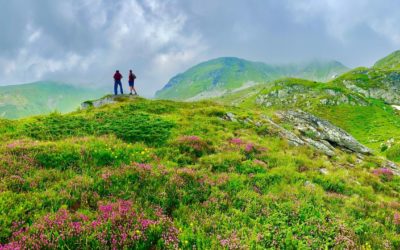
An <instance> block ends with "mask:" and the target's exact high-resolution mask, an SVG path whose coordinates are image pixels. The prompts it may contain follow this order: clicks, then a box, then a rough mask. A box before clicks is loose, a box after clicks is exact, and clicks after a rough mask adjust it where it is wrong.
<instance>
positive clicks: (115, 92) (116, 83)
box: [114, 82, 118, 95]
mask: <svg viewBox="0 0 400 250" xmlns="http://www.w3.org/2000/svg"><path fill="white" fill-rule="evenodd" d="M114 95H118V82H114Z"/></svg>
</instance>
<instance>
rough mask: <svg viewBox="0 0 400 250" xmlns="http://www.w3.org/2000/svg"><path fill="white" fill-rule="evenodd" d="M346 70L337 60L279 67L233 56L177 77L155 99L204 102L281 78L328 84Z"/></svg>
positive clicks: (195, 67)
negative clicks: (200, 100)
mask: <svg viewBox="0 0 400 250" xmlns="http://www.w3.org/2000/svg"><path fill="white" fill-rule="evenodd" d="M347 70H348V68H346V67H345V66H343V65H342V64H340V63H339V62H335V61H328V62H323V61H314V62H311V63H307V64H292V65H281V66H279V65H268V64H265V63H258V62H251V61H247V60H243V59H239V58H233V57H226V58H218V59H214V60H211V61H207V62H204V63H201V64H199V65H196V66H194V67H193V68H190V69H189V70H187V71H186V72H184V73H182V74H179V75H177V76H175V77H174V78H172V79H171V80H170V81H169V82H168V84H167V85H165V87H164V88H163V89H162V90H160V91H158V92H157V93H156V97H157V98H159V99H178V100H188V99H190V100H196V99H204V98H207V97H208V98H209V97H215V96H220V95H222V94H224V93H226V92H228V91H238V90H240V89H242V88H246V87H250V86H252V85H256V84H260V83H265V82H269V81H272V80H276V79H279V78H282V77H302V78H305V79H310V80H318V81H326V80H329V79H332V77H334V76H336V75H339V74H341V73H343V72H346V71H347Z"/></svg>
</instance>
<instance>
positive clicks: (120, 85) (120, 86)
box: [119, 82, 124, 95]
mask: <svg viewBox="0 0 400 250" xmlns="http://www.w3.org/2000/svg"><path fill="white" fill-rule="evenodd" d="M119 89H120V90H121V95H123V94H124V91H123V90H122V83H121V82H119Z"/></svg>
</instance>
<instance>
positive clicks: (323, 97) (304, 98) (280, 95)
mask: <svg viewBox="0 0 400 250" xmlns="http://www.w3.org/2000/svg"><path fill="white" fill-rule="evenodd" d="M310 100H318V102H319V103H320V104H323V105H330V106H337V105H340V104H349V105H352V106H356V105H358V106H367V105H368V102H367V101H365V100H364V99H363V98H361V97H359V96H357V95H356V94H345V93H343V92H341V91H338V90H334V89H322V90H320V89H315V88H310V87H307V86H302V85H287V86H282V88H280V89H277V90H272V91H271V92H269V93H268V94H265V95H259V96H258V97H257V99H256V103H257V104H258V105H261V106H264V107H270V106H274V105H278V106H287V105H291V106H298V105H297V104H305V106H306V107H309V106H311V102H310Z"/></svg>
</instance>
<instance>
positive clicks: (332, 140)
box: [277, 110, 372, 155]
mask: <svg viewBox="0 0 400 250" xmlns="http://www.w3.org/2000/svg"><path fill="white" fill-rule="evenodd" d="M277 115H278V117H279V118H280V119H282V120H283V121H285V122H288V123H290V124H292V125H293V126H294V129H295V130H297V131H299V132H300V136H299V138H300V139H301V140H302V141H304V142H305V144H308V145H311V146H313V147H315V148H317V149H320V150H321V151H324V152H325V153H326V154H327V155H332V154H334V152H333V149H334V148H339V149H341V150H343V151H348V152H354V153H360V154H372V151H371V150H370V149H369V148H367V147H365V146H364V145H362V144H361V143H359V142H358V141H357V140H356V139H355V138H354V137H352V136H351V135H350V134H349V133H347V132H346V131H344V130H343V129H341V128H338V127H336V126H334V125H333V124H331V123H330V122H328V121H326V120H323V119H320V118H318V117H316V116H313V115H311V114H309V113H306V112H303V111H300V110H298V111H293V110H289V111H282V112H278V113H277Z"/></svg>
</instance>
